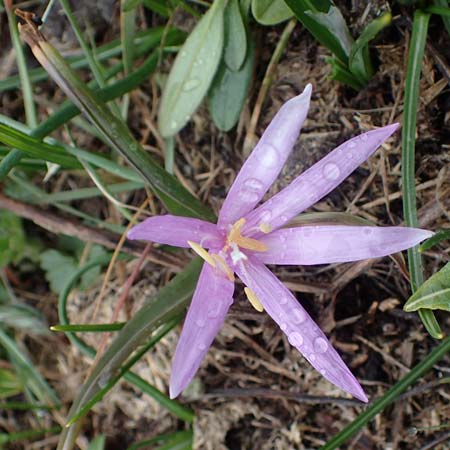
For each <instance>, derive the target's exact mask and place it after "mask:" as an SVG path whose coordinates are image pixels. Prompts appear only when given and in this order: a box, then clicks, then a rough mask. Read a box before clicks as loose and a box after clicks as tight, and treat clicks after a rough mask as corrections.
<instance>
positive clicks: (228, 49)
mask: <svg viewBox="0 0 450 450" xmlns="http://www.w3.org/2000/svg"><path fill="white" fill-rule="evenodd" d="M224 26H225V28H224V35H225V43H224V55H223V59H224V60H225V63H226V65H227V66H228V68H229V69H231V70H234V71H235V72H236V71H238V70H239V69H240V68H241V67H242V64H244V61H245V55H246V54H247V33H246V32H245V26H244V21H243V20H242V16H241V10H240V8H239V3H238V0H229V2H228V5H227V7H226V8H225V16H224ZM222 64H223V63H222Z"/></svg>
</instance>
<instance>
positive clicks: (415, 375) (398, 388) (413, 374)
mask: <svg viewBox="0 0 450 450" xmlns="http://www.w3.org/2000/svg"><path fill="white" fill-rule="evenodd" d="M448 352H450V337H447V338H446V339H445V340H444V341H443V342H442V343H441V344H440V345H438V346H437V347H436V348H434V349H433V351H432V352H431V353H429V354H428V355H427V356H425V357H424V358H423V359H422V360H421V361H420V362H419V364H417V365H416V366H414V367H413V368H412V369H411V371H410V372H409V373H408V374H407V375H406V376H404V377H403V378H402V379H400V380H399V381H397V383H395V384H394V386H392V387H391V388H390V389H389V390H388V391H387V392H386V394H384V395H383V396H381V397H379V398H378V399H376V400H375V401H374V402H373V403H371V404H370V405H369V407H368V408H367V409H366V410H365V411H364V412H362V413H360V414H359V415H358V417H356V419H355V420H353V422H351V423H350V424H348V425H347V426H346V427H344V428H343V429H342V430H341V431H340V432H339V433H338V434H336V436H334V437H333V438H332V439H330V440H329V441H328V442H327V443H326V444H325V445H324V446H322V447H321V448H320V450H336V449H338V448H342V449H343V448H348V446H342V444H343V443H344V442H345V441H347V439H349V438H350V437H351V436H353V435H354V434H355V433H357V432H358V431H360V430H361V429H362V428H363V427H364V426H365V425H367V423H369V422H370V421H371V420H372V419H374V418H375V417H376V416H377V414H379V413H380V412H382V411H383V410H384V409H385V408H387V407H388V406H389V405H390V404H391V403H393V402H394V401H395V400H396V399H397V397H398V396H399V395H400V394H401V393H402V392H404V391H406V389H407V388H408V387H409V386H412V385H413V384H414V383H415V382H416V381H417V380H418V379H419V378H420V377H422V376H423V375H425V374H426V373H427V372H428V371H429V370H430V369H431V368H432V367H433V366H434V365H435V364H436V363H437V362H439V361H440V360H441V359H442V358H444V357H445V356H447V355H448Z"/></svg>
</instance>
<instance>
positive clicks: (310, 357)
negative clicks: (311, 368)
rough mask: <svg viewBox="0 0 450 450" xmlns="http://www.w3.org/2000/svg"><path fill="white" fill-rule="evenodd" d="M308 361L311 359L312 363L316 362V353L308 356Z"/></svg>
mask: <svg viewBox="0 0 450 450" xmlns="http://www.w3.org/2000/svg"><path fill="white" fill-rule="evenodd" d="M308 359H309V360H310V361H311V362H314V361H315V360H316V355H315V354H314V353H311V354H310V355H309V356H308Z"/></svg>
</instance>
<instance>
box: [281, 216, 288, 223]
mask: <svg viewBox="0 0 450 450" xmlns="http://www.w3.org/2000/svg"><path fill="white" fill-rule="evenodd" d="M280 220H281V222H287V221H288V220H289V217H288V216H280Z"/></svg>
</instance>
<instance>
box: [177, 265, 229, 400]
mask: <svg viewBox="0 0 450 450" xmlns="http://www.w3.org/2000/svg"><path fill="white" fill-rule="evenodd" d="M233 291H234V283H233V282H231V281H229V280H228V279H227V278H224V277H223V275H222V274H216V273H215V271H214V269H213V268H212V267H211V266H210V265H209V264H204V265H203V269H202V272H201V274H200V278H199V280H198V284H197V288H196V289H195V293H194V296H193V298H192V302H191V306H190V307H189V310H188V313H187V315H186V319H185V321H184V325H183V331H182V332H181V336H180V339H179V341H178V345H177V349H176V350H175V355H174V357H173V364H172V371H171V374H170V389H169V390H170V398H175V397H177V396H178V395H179V394H180V392H181V391H182V390H183V389H184V388H185V387H186V386H187V385H188V384H189V382H190V381H191V380H192V378H193V377H194V375H195V373H196V372H197V370H198V368H199V366H200V364H201V362H202V361H203V358H204V357H205V355H206V353H207V351H208V348H209V347H210V346H211V344H212V342H213V340H214V338H215V336H216V334H217V332H218V331H219V328H220V327H221V326H222V324H223V321H224V320H225V316H226V314H227V312H228V309H229V307H230V306H231V304H232V303H233Z"/></svg>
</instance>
